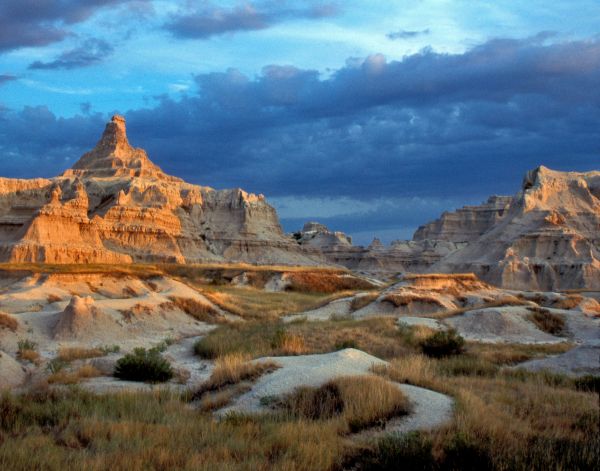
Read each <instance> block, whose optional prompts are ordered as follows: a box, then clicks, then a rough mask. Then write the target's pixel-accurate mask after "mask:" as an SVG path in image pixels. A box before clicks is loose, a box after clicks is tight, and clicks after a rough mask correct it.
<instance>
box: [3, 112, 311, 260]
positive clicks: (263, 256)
mask: <svg viewBox="0 0 600 471" xmlns="http://www.w3.org/2000/svg"><path fill="white" fill-rule="evenodd" d="M0 261H4V262H38V263H109V264H114V263H133V262H141V263H145V262H164V263H194V262H224V261H235V262H252V263H262V264H269V263H280V264H300V265H315V264H318V263H322V259H321V256H320V254H319V252H318V251H315V250H311V249H310V248H306V247H301V246H299V245H298V244H297V243H296V242H295V241H293V240H292V239H290V238H289V237H286V236H285V234H284V233H283V231H282V229H281V226H280V224H279V220H278V218H277V214H276V212H275V210H274V209H273V208H272V207H271V206H269V205H268V204H267V203H266V201H265V198H264V197H263V196H262V195H253V194H249V193H246V192H244V191H242V190H241V189H234V190H222V191H216V190H213V189H212V188H208V187H202V186H197V185H192V184H189V183H186V182H184V181H183V180H181V179H179V178H176V177H173V176H170V175H167V174H165V173H164V172H163V171H162V170H161V169H160V168H159V167H158V166H156V165H155V164H153V163H152V162H151V161H150V160H149V159H148V156H147V155H146V152H144V150H142V149H136V148H134V147H132V146H131V145H130V144H129V141H128V139H127V134H126V127H125V119H124V118H123V117H121V116H113V118H112V120H111V121H110V122H109V123H108V124H107V126H106V129H105V130H104V133H103V135H102V138H101V139H100V141H99V142H98V144H97V145H96V147H95V148H94V149H93V150H91V151H90V152H87V153H86V154H84V155H83V156H82V157H81V158H80V159H79V161H78V162H77V163H75V165H73V167H72V168H71V169H68V170H67V171H65V172H64V173H63V174H62V175H60V176H58V177H55V178H51V179H41V178H38V179H32V180H22V179H8V178H0Z"/></svg>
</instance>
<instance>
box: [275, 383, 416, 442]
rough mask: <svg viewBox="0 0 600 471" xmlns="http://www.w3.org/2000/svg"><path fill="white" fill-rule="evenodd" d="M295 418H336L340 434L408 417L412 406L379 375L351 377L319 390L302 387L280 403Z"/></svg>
mask: <svg viewBox="0 0 600 471" xmlns="http://www.w3.org/2000/svg"><path fill="white" fill-rule="evenodd" d="M278 405H279V407H282V408H283V409H284V410H286V411H288V412H289V413H291V414H292V415H293V416H295V417H301V418H304V419H310V420H329V419H337V420H338V423H339V431H340V433H343V434H345V433H353V432H358V431H359V430H362V429H365V428H368V427H371V426H374V425H382V424H383V423H385V421H387V420H388V419H390V418H391V417H395V416H399V415H405V414H407V413H408V411H409V409H410V406H409V402H408V399H407V398H406V396H404V394H403V393H402V391H401V390H400V389H399V388H398V387H396V386H394V385H393V384H392V383H390V382H389V381H386V380H385V379H383V378H381V377H378V376H372V375H369V376H348V377H342V378H337V379H335V380H332V381H329V382H328V383H325V384H324V385H322V386H319V387H301V388H298V389H297V390H296V391H294V392H293V393H292V394H290V395H288V396H286V397H285V398H283V399H282V400H281V401H280V403H279V404H278Z"/></svg>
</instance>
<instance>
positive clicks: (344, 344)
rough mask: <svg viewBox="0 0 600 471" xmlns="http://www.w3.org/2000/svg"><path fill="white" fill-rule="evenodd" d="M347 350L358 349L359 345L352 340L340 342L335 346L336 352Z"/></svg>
mask: <svg viewBox="0 0 600 471" xmlns="http://www.w3.org/2000/svg"><path fill="white" fill-rule="evenodd" d="M345 348H358V344H357V343H356V342H355V341H354V340H352V339H344V340H340V341H339V342H338V343H336V344H335V349H336V350H344V349H345Z"/></svg>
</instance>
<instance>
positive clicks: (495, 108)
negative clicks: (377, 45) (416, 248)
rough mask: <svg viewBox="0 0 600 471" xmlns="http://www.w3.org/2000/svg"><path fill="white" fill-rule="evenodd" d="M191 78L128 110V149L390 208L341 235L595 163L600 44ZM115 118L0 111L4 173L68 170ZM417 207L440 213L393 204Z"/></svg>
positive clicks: (275, 193)
mask: <svg viewBox="0 0 600 471" xmlns="http://www.w3.org/2000/svg"><path fill="white" fill-rule="evenodd" d="M196 83H197V87H198V89H197V93H196V94H190V95H188V96H186V97H183V98H182V99H181V100H178V101H175V100H173V99H170V98H167V97H163V98H162V99H160V102H159V103H158V104H157V105H156V106H155V107H153V108H149V109H138V110H133V111H129V112H126V113H125V114H126V117H127V121H128V130H129V137H130V141H131V142H132V143H133V144H134V145H136V146H140V147H144V148H146V149H147V150H148V152H149V154H150V157H151V158H152V159H153V160H154V161H156V163H158V164H159V165H161V166H162V167H163V168H164V169H165V170H166V171H167V172H169V173H172V174H176V175H179V176H182V177H184V178H186V179H187V180H189V181H192V182H195V183H201V184H206V185H211V186H214V187H217V188H224V187H236V186H240V187H243V188H245V189H247V190H249V191H253V192H260V193H265V194H266V195H267V196H269V197H283V196H288V197H290V196H291V197H302V196H307V195H308V196H310V197H312V198H330V199H331V198H333V199H335V198H339V197H342V196H343V197H346V198H349V199H350V200H357V201H362V202H373V204H374V205H375V206H377V205H378V204H379V203H375V201H377V200H381V199H382V198H383V199H389V200H390V201H396V203H390V204H391V206H390V205H384V206H381V205H380V204H379V205H378V206H377V208H376V209H374V210H373V211H371V212H366V213H365V211H364V210H362V212H361V211H358V210H357V211H356V214H352V212H350V213H348V212H344V215H343V216H337V217H336V216H335V214H331V215H330V216H327V218H326V219H327V220H328V221H330V222H331V223H332V224H334V223H337V224H340V226H337V227H336V226H333V227H334V228H336V229H340V230H350V229H351V230H354V231H358V230H363V229H366V228H367V226H368V227H373V228H375V227H380V228H382V229H386V228H391V227H392V226H393V224H394V220H395V219H396V218H402V220H403V221H404V222H400V223H399V225H397V226H395V227H400V226H402V224H406V221H410V222H412V221H417V220H419V219H420V218H423V219H427V218H429V217H430V216H429V215H430V214H433V213H435V214H437V210H438V208H439V207H440V205H441V206H443V205H444V201H445V200H446V199H448V198H449V200H448V209H451V208H452V207H454V206H455V205H456V204H455V203H456V202H457V201H464V202H477V201H481V200H483V199H484V197H485V196H486V195H489V194H495V193H496V194H506V193H514V192H516V191H517V190H518V188H519V185H520V182H521V179H522V176H523V174H524V172H525V171H526V170H528V169H531V168H534V167H536V166H538V165H540V164H544V165H547V166H549V167H551V168H556V169H559V170H589V169H593V168H596V169H598V167H599V163H600V129H599V126H598V122H599V121H600V89H599V88H598V86H597V84H598V83H600V39H594V40H590V41H571V42H560V43H551V44H548V43H547V38H543V37H536V38H530V39H525V40H492V41H489V42H487V43H485V44H482V45H481V46H478V47H475V48H473V49H471V50H469V51H467V52H465V53H463V54H440V53H436V52H434V51H431V50H425V51H422V52H421V53H419V54H415V55H412V56H408V57H405V58H404V59H402V60H400V61H389V62H388V61H386V60H385V58H384V57H383V56H380V55H374V56H370V57H368V58H366V59H363V60H355V59H353V60H349V61H348V63H347V65H346V66H345V67H343V68H341V69H340V70H338V71H337V72H335V73H334V74H333V75H331V76H329V77H327V78H322V77H320V76H319V74H318V73H317V72H315V71H310V70H301V69H297V68H294V67H289V66H269V67H266V68H264V70H263V71H262V73H261V74H260V75H259V76H257V77H248V76H245V75H244V74H242V73H240V72H239V71H237V70H235V69H231V70H228V71H226V72H223V73H211V74H202V75H198V76H196ZM116 111H117V110H116ZM118 111H121V112H125V111H124V110H118ZM106 118H107V117H106V116H100V115H98V114H91V115H90V116H77V117H74V118H70V119H59V118H56V117H55V116H54V115H53V114H52V113H50V112H49V111H48V110H47V109H45V108H26V109H25V110H23V111H20V112H18V111H8V110H4V111H1V112H0V119H2V121H1V122H0V156H1V157H2V158H1V159H0V174H2V175H7V176H33V175H32V170H31V169H35V170H36V172H35V173H36V174H37V175H52V174H56V173H58V172H59V171H62V170H63V169H64V168H66V167H68V166H70V165H71V164H72V163H73V161H74V160H75V159H76V158H77V157H78V156H79V155H81V153H83V152H84V151H85V150H87V149H89V148H90V147H92V146H93V145H94V144H95V142H96V141H97V139H98V137H99V136H100V133H101V131H102V129H103V126H104V121H105V120H106ZM5 157H6V158H5ZM411 197H419V198H421V199H423V200H425V201H426V200H427V199H428V198H429V199H431V200H432V201H435V202H436V203H435V205H433V206H432V205H431V204H430V205H424V206H423V205H421V206H419V205H415V204H414V203H411V202H410V200H399V198H411ZM403 201H406V202H403ZM440 201H441V202H442V203H440ZM394 204H397V205H398V206H399V207H400V208H397V209H393V208H392V206H393V205H394ZM436 205H437V206H436ZM428 208H429V209H428ZM432 208H433V209H432ZM286 219H287V222H288V224H291V223H293V224H295V223H296V222H298V223H299V222H300V221H294V220H293V215H290V214H288V215H287V216H286ZM307 219H308V218H307ZM311 219H312V218H311ZM423 219H420V222H425V221H424V220H423ZM352 221H354V222H352ZM390 221H392V222H391V223H390ZM365 224H366V225H365ZM415 225H416V224H415Z"/></svg>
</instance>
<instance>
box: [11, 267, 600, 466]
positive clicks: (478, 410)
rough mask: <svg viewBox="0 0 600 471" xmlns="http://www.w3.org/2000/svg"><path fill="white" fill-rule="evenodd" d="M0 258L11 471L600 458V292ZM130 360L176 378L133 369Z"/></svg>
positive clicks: (277, 270)
mask: <svg viewBox="0 0 600 471" xmlns="http://www.w3.org/2000/svg"><path fill="white" fill-rule="evenodd" d="M0 271H1V273H2V277H1V281H0V389H4V390H5V391H4V392H1V393H0V411H1V415H0V469H7V470H13V469H14V470H20V469H23V470H25V469H28V470H29V469H50V470H54V469H90V470H104V469H112V470H119V469H127V470H138V469H139V470H146V469H190V470H191V469H194V470H196V469H206V470H212V469H219V470H228V469H231V470H234V469H235V470H238V469H239V470H245V469H247V470H251V469H252V470H271V469H281V470H338V469H353V470H366V469H498V470H500V469H523V470H524V469H528V470H529V469H541V468H549V469H593V468H595V466H596V465H597V463H598V460H599V459H600V445H599V444H598V440H597V437H598V434H599V432H600V430H599V428H598V423H599V413H598V388H599V386H598V376H599V375H600V371H599V367H600V365H598V350H599V349H600V335H599V328H600V320H599V316H600V310H599V309H598V306H599V304H598V297H597V294H596V293H578V294H574V293H527V292H515V291H511V292H509V291H504V290H500V289H497V288H494V287H492V286H489V285H486V284H485V283H482V282H480V281H479V280H477V279H475V278H473V277H471V276H467V275H456V276H453V275H447V276H440V275H431V276H422V277H413V278H411V277H406V278H403V279H401V280H397V281H393V282H386V283H381V282H377V281H376V280H368V279H364V278H361V277H359V276H357V275H355V274H352V273H351V272H346V271H342V270H327V269H314V268H312V269H300V268H294V269H291V268H288V267H262V268H257V267H250V266H246V265H236V266H228V267H223V266H212V265H211V266H190V267H186V266H158V265H157V266H131V267H109V266H87V267H82V266H34V265H26V266H24V265H17V266H15V265H10V266H4V267H0ZM136 349H137V350H136ZM142 349H143V350H142ZM136 352H137V353H136ZM136 355H137V356H136ZM124 358H129V359H130V360H131V362H134V366H135V367H136V368H137V367H139V366H140V365H143V368H142V373H143V374H146V375H152V374H154V376H152V377H153V378H155V380H156V378H158V377H159V376H157V374H160V373H161V372H164V370H167V369H168V371H169V377H165V378H163V379H161V380H160V382H156V381H158V380H156V381H154V382H144V381H132V379H139V378H133V377H132V376H127V375H128V374H129V375H131V374H132V373H131V370H129V372H127V371H126V369H125V367H124V366H123V365H124V362H123V359H124ZM131 362H130V365H131ZM135 362H138V363H135ZM165 364H166V366H165ZM144 368H145V369H144ZM118 371H121V373H118ZM136 371H137V372H139V368H138V370H136ZM115 375H116V376H115ZM117 376H118V377H117ZM149 378H150V376H148V377H147V379H149ZM142 379H143V378H142ZM165 379H166V381H164V380H165Z"/></svg>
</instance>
